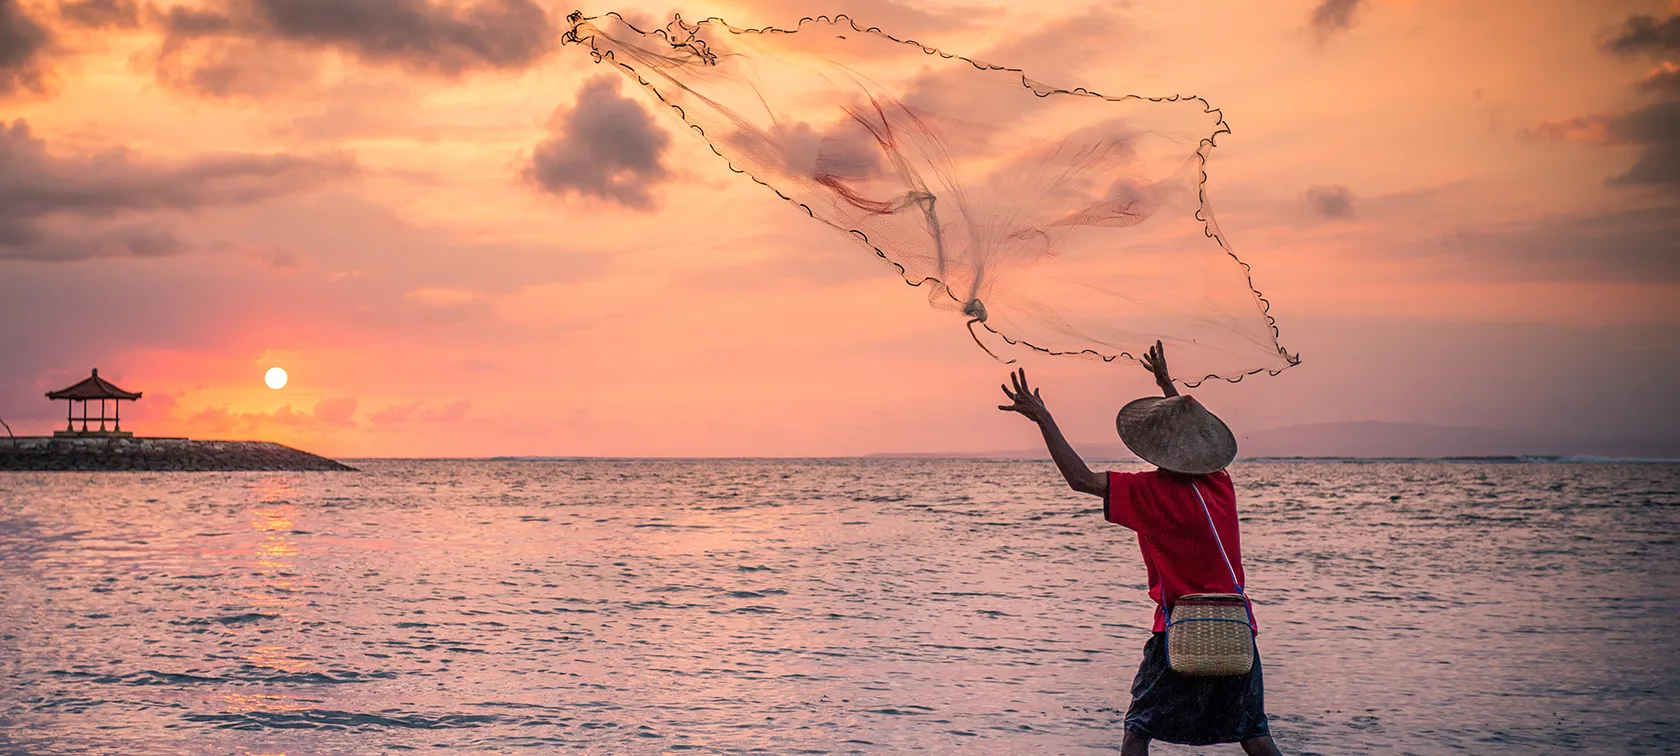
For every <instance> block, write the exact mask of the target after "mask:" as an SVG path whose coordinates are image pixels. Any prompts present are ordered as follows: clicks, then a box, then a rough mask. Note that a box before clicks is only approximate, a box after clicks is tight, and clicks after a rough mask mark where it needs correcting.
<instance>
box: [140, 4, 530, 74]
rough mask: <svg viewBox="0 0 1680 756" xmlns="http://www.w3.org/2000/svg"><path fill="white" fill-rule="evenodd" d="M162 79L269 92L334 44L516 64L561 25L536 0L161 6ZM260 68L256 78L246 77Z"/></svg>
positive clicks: (393, 57)
mask: <svg viewBox="0 0 1680 756" xmlns="http://www.w3.org/2000/svg"><path fill="white" fill-rule="evenodd" d="M158 23H159V24H160V25H161V26H162V27H163V29H164V33H165V37H164V41H163V43H162V45H161V46H160V47H159V48H158V50H157V52H156V56H155V58H156V60H155V65H156V66H157V70H158V76H159V79H160V80H161V81H163V82H164V83H165V84H168V85H172V86H176V87H177V88H183V89H188V90H190V91H194V92H198V93H201V94H208V95H226V94H263V93H264V92H266V91H271V90H273V89H276V88H277V87H276V86H275V85H274V83H273V82H271V81H264V80H268V79H274V78H275V77H276V75H278V76H279V77H280V78H281V79H284V78H286V76H285V75H286V73H287V72H288V71H292V72H294V73H297V74H299V75H298V76H296V77H293V78H307V74H308V73H309V72H311V71H312V70H313V65H311V64H310V63H309V62H307V61H299V60H297V58H298V57H299V56H300V53H301V54H303V55H304V56H305V57H307V55H308V54H309V53H312V52H316V51H320V50H337V51H339V52H342V53H345V54H348V55H350V56H352V57H355V58H357V59H359V60H361V61H363V62H366V63H372V64H377V65H390V66H395V67H398V68H401V69H404V70H407V71H410V72H414V73H422V74H430V75H440V76H457V75H460V74H463V73H466V72H468V71H474V70H486V69H520V68H524V67H526V66H529V65H531V64H533V63H535V62H536V61H537V60H538V59H540V58H542V57H543V56H544V55H547V54H548V53H549V52H551V51H552V50H554V49H555V47H556V46H557V45H558V41H559V31H558V30H557V29H556V28H555V27H554V24H553V21H552V20H551V19H550V17H549V15H548V14H547V13H546V12H545V11H544V10H543V9H542V8H541V7H539V6H538V5H537V4H536V3H535V2H532V0H480V1H479V2H473V3H459V2H448V1H447V0H355V2H343V1H341V0H221V2H219V3H217V4H213V5H211V6H209V7H208V8H199V9H192V8H182V7H178V6H177V7H171V8H169V9H168V11H166V12H163V13H160V14H159V15H158ZM247 77H255V78H257V79H258V80H259V81H258V82H257V83H256V85H255V86H252V85H249V84H248V83H247V82H245V81H243V79H245V78H247Z"/></svg>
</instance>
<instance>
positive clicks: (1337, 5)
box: [1312, 0, 1365, 34]
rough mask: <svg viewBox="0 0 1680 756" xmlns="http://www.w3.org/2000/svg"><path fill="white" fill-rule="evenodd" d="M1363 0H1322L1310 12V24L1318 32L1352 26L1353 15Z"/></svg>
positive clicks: (1326, 32)
mask: <svg viewBox="0 0 1680 756" xmlns="http://www.w3.org/2000/svg"><path fill="white" fill-rule="evenodd" d="M1364 4H1365V0H1324V2H1321V3H1319V4H1318V7H1317V8H1314V9H1313V12H1312V26H1313V29H1314V30H1316V31H1317V32H1318V33H1319V34H1332V33H1335V32H1339V31H1346V30H1348V29H1351V28H1353V22H1354V16H1355V15H1356V14H1357V13H1358V12H1359V6H1361V5H1364Z"/></svg>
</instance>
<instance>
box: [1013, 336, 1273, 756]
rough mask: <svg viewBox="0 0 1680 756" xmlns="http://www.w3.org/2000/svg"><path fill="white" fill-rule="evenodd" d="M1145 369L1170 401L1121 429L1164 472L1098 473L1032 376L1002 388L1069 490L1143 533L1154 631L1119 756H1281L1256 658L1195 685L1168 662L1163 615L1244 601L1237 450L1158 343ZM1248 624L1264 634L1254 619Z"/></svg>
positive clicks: (1143, 407)
mask: <svg viewBox="0 0 1680 756" xmlns="http://www.w3.org/2000/svg"><path fill="white" fill-rule="evenodd" d="M1143 366H1144V367H1145V368H1147V369H1148V370H1149V371H1150V372H1152V373H1154V374H1155V382H1156V384H1157V385H1159V386H1160V387H1161V391H1162V393H1163V394H1164V396H1161V397H1149V398H1145V399H1138V400H1136V401H1134V402H1131V403H1129V404H1127V405H1126V406H1125V407H1124V408H1122V409H1121V410H1120V415H1119V417H1118V418H1117V425H1118V427H1119V430H1120V440H1122V441H1124V442H1125V443H1126V448H1128V449H1131V450H1132V453H1134V454H1136V455H1138V456H1139V457H1140V458H1142V459H1143V460H1144V461H1146V462H1149V463H1151V464H1154V465H1155V466H1156V467H1158V468H1159V469H1157V470H1154V471H1151V472H1142V473H1119V472H1110V473H1106V474H1098V473H1094V472H1092V471H1091V469H1090V468H1089V467H1087V466H1086V465H1085V461H1084V460H1082V459H1080V458H1079V454H1078V453H1077V452H1075V451H1074V450H1073V447H1072V446H1071V445H1069V444H1068V442H1067V439H1066V438H1063V437H1062V431H1061V429H1060V428H1057V427H1056V421H1055V420H1054V419H1052V418H1051V417H1050V411H1049V410H1047V409H1045V407H1044V400H1043V399H1042V398H1040V397H1039V395H1038V391H1037V390H1035V389H1032V388H1030V387H1028V386H1027V372H1026V371H1025V370H1020V371H1017V372H1016V373H1015V374H1012V375H1011V376H1010V382H1011V383H1012V384H1014V389H1013V390H1011V389H1010V387H1008V386H1005V387H1004V389H1003V393H1004V395H1006V396H1008V397H1009V400H1010V402H1011V403H1010V404H1005V405H1000V406H999V407H998V409H1001V410H1005V411H1009V412H1019V413H1021V414H1022V415H1024V416H1026V417H1027V418H1028V419H1030V420H1032V421H1033V422H1035V423H1037V424H1038V427H1039V430H1041V431H1043V433H1044V443H1045V446H1047V447H1049V449H1050V458H1051V459H1053V460H1055V462H1056V467H1057V468H1059V469H1060V470H1061V472H1062V476H1063V477H1065V478H1067V482H1068V485H1069V486H1071V487H1073V490H1075V491H1079V492H1081V493H1088V494H1091V495H1093V496H1101V497H1103V517H1104V519H1106V520H1108V521H1109V522H1112V523H1116V524H1118V525H1123V526H1125V527H1126V528H1129V529H1131V530H1132V531H1133V532H1135V533H1137V538H1138V549H1139V550H1140V551H1142V553H1143V565H1144V569H1145V570H1146V571H1147V572H1148V575H1149V597H1150V598H1151V599H1154V601H1155V621H1154V628H1153V633H1152V635H1151V636H1150V639H1149V642H1148V643H1146V644H1144V647H1143V656H1144V658H1143V664H1142V665H1140V666H1139V667H1138V673H1137V677H1136V678H1135V679H1134V680H1133V681H1132V704H1131V706H1130V707H1129V708H1128V709H1127V710H1126V734H1125V737H1124V739H1123V741H1122V743H1121V748H1120V753H1121V754H1122V756H1144V755H1145V754H1148V753H1149V741H1151V740H1165V741H1167V742H1169V743H1180V744H1184V745H1212V744H1214V743H1241V744H1242V748H1243V751H1244V752H1245V753H1248V754H1251V755H1254V756H1273V755H1276V754H1278V749H1277V745H1275V744H1274V743H1273V742H1272V736H1271V731H1270V729H1269V727H1268V725H1267V722H1266V713H1265V699H1264V686H1263V684H1262V681H1261V677H1260V653H1259V651H1258V650H1256V651H1255V654H1254V667H1253V669H1252V670H1250V671H1249V672H1248V674H1244V675H1228V676H1221V677H1192V676H1188V675H1182V674H1179V673H1178V672H1176V671H1174V670H1173V669H1172V667H1171V665H1170V664H1169V663H1168V661H1167V650H1166V629H1167V616H1168V614H1169V613H1170V612H1171V611H1172V607H1173V604H1174V603H1175V602H1176V601H1178V599H1179V598H1180V597H1182V596H1186V595H1189V594H1192V593H1242V591H1243V584H1244V581H1245V580H1246V578H1245V577H1244V575H1243V568H1242V544H1241V542H1240V540H1239V533H1238V529H1237V498H1236V492H1235V490H1234V488H1233V487H1232V484H1231V476H1230V474H1228V473H1226V472H1225V467H1226V465H1229V464H1230V463H1231V461H1232V460H1233V459H1236V456H1237V441H1236V438H1235V437H1234V436H1233V435H1231V430H1230V429H1229V428H1227V427H1225V424H1224V423H1222V422H1220V420H1219V418H1217V417H1214V415H1213V413H1211V412H1209V411H1207V409H1206V408H1204V407H1202V405H1201V404H1200V403H1199V402H1197V401H1196V400H1195V399H1193V398H1191V397H1189V396H1181V395H1179V393H1178V389H1176V388H1174V387H1173V384H1172V376H1171V374H1170V373H1168V371H1167V360H1166V355H1165V354H1164V353H1163V350H1162V347H1161V342H1159V341H1157V342H1155V346H1154V347H1151V348H1150V350H1149V355H1148V356H1147V357H1145V358H1144V359H1143ZM1249 623H1250V626H1251V628H1252V629H1253V631H1254V632H1255V633H1256V634H1258V632H1259V629H1258V626H1257V625H1255V624H1254V614H1253V612H1252V611H1250V612H1249Z"/></svg>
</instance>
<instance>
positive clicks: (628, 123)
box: [524, 76, 671, 209]
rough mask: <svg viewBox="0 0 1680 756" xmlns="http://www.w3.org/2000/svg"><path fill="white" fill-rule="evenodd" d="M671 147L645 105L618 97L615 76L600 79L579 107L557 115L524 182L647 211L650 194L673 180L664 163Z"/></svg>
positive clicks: (590, 83)
mask: <svg viewBox="0 0 1680 756" xmlns="http://www.w3.org/2000/svg"><path fill="white" fill-rule="evenodd" d="M670 142H671V136H670V134H668V133H666V132H665V131H664V130H663V129H661V128H659V126H658V125H657V124H655V123H654V121H653V117H652V116H651V115H649V114H648V112H647V111H646V110H644V109H643V108H642V106H641V104H640V103H637V102H636V101H634V100H631V99H629V98H626V97H624V96H622V95H620V94H619V79H618V78H617V77H616V76H613V77H605V76H602V77H596V78H594V79H591V80H590V81H588V82H586V83H585V84H584V85H583V88H582V89H580V90H578V96H577V105H576V106H575V107H573V108H572V109H570V110H567V109H566V108H565V107H564V106H562V107H561V108H559V109H556V110H555V112H554V118H553V120H552V121H551V122H550V124H549V136H548V138H547V139H544V140H542V141H541V142H539V143H538V144H537V146H536V149H535V151H534V152H533V153H532V155H531V159H530V161H529V162H528V163H527V164H526V166H525V171H524V178H525V180H526V181H528V182H531V183H533V184H535V185H536V186H537V187H539V188H541V189H542V190H543V191H546V192H549V193H551V194H558V195H561V196H565V195H567V194H570V193H577V194H580V195H588V196H592V197H599V198H601V199H604V200H607V201H610V202H615V203H617V204H619V205H623V206H625V207H630V208H637V209H648V208H651V207H653V204H654V203H653V199H652V197H651V195H650V194H649V190H650V189H651V188H652V187H653V186H654V185H655V184H658V183H659V182H661V181H663V180H665V179H666V178H668V177H669V176H670V170H669V169H667V168H666V167H665V164H664V162H663V160H662V159H663V157H664V154H665V149H666V148H667V147H668V146H669V145H670Z"/></svg>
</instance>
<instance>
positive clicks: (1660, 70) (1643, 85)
mask: <svg viewBox="0 0 1680 756" xmlns="http://www.w3.org/2000/svg"><path fill="white" fill-rule="evenodd" d="M1635 88H1636V89H1638V90H1639V91H1641V92H1647V93H1653V94H1659V95H1667V96H1670V97H1677V96H1680V66H1676V65H1674V64H1673V63H1670V62H1668V61H1666V60H1665V61H1663V64H1662V65H1661V66H1658V67H1657V68H1654V69H1651V72H1650V73H1649V74H1646V75H1645V78H1644V79H1641V80H1640V81H1639V83H1638V84H1637V85H1635Z"/></svg>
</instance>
